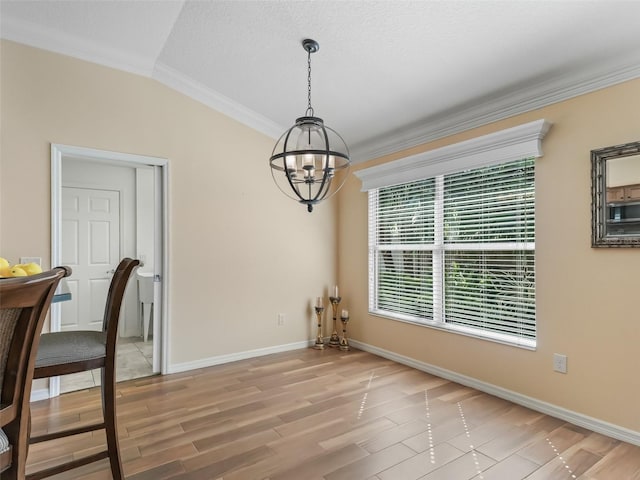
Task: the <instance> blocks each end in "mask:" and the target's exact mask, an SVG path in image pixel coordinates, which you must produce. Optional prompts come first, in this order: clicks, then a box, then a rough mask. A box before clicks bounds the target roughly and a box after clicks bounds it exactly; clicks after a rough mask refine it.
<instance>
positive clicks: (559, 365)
mask: <svg viewBox="0 0 640 480" xmlns="http://www.w3.org/2000/svg"><path fill="white" fill-rule="evenodd" d="M553 370H554V371H555V372H560V373H567V356H566V355H561V354H559V353H554V354H553Z"/></svg>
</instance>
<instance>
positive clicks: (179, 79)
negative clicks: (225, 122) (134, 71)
mask: <svg viewBox="0 0 640 480" xmlns="http://www.w3.org/2000/svg"><path fill="white" fill-rule="evenodd" d="M152 78H153V79H154V80H157V81H158V82H160V83H162V84H164V85H166V86H167V87H169V88H172V89H173V90H176V91H178V92H180V93H182V94H184V95H186V96H188V97H191V98H193V99H194V100H197V101H198V102H200V103H202V104H204V105H207V106H208V107H211V108H213V109H214V110H217V111H218V112H220V113H223V114H225V115H227V116H228V117H231V118H233V119H234V120H237V121H238V122H240V123H242V124H244V125H247V126H249V127H251V128H253V129H255V130H257V131H259V132H261V133H264V134H265V135H267V136H269V137H271V138H274V139H276V138H279V137H280V135H282V132H284V131H285V130H286V127H282V126H280V125H278V124H276V123H275V122H273V121H272V120H269V119H268V118H267V117H265V116H263V115H260V114H259V113H257V112H255V111H254V110H251V109H249V108H246V107H245V106H243V105H241V104H239V103H238V102H236V101H234V100H232V99H230V98H229V97H226V96H224V95H222V94H220V93H218V92H216V91H214V90H211V89H209V88H206V87H205V86H204V85H202V84H201V83H198V82H196V81H195V80H193V79H191V78H189V77H187V76H186V75H183V74H182V73H180V72H178V71H177V70H174V69H173V68H171V67H168V66H167V65H164V64H162V63H157V64H156V66H155V68H154V71H153V74H152Z"/></svg>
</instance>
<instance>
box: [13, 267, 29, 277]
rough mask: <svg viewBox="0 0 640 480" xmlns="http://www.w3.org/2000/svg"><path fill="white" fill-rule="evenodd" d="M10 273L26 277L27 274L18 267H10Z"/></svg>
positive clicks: (14, 275)
mask: <svg viewBox="0 0 640 480" xmlns="http://www.w3.org/2000/svg"><path fill="white" fill-rule="evenodd" d="M10 273H11V276H12V277H26V276H27V272H25V271H24V270H23V269H21V268H20V267H13V268H11V270H10Z"/></svg>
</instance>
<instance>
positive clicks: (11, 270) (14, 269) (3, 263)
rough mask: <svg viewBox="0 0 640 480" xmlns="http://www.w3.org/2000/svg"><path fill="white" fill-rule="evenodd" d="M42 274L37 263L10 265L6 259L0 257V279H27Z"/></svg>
mask: <svg viewBox="0 0 640 480" xmlns="http://www.w3.org/2000/svg"><path fill="white" fill-rule="evenodd" d="M37 273H42V267H40V265H38V264H37V263H33V262H32V263H16V264H15V265H11V263H9V261H8V260H7V259H6V258H2V257H0V278H8V277H28V276H29V275H36V274H37Z"/></svg>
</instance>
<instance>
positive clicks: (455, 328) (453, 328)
mask: <svg viewBox="0 0 640 480" xmlns="http://www.w3.org/2000/svg"><path fill="white" fill-rule="evenodd" d="M369 314H370V315H373V316H375V317H380V318H384V319H387V320H394V321H397V322H403V323H410V324H412V325H417V326H420V327H428V328H435V329H436V330H444V331H446V332H450V333H456V334H458V335H464V336H465V337H472V338H477V339H479V340H488V341H490V342H494V343H500V344H502V345H508V346H510V347H518V348H523V349H525V350H532V351H535V350H536V340H529V339H525V338H516V337H512V336H510V335H503V334H499V333H493V332H479V331H478V330H476V329H472V328H468V327H463V326H460V325H452V324H449V323H440V322H434V321H427V320H422V321H420V320H416V319H414V318H412V317H409V316H401V315H397V314H394V315H391V314H389V313H387V312H384V311H379V310H378V311H371V310H370V311H369Z"/></svg>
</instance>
